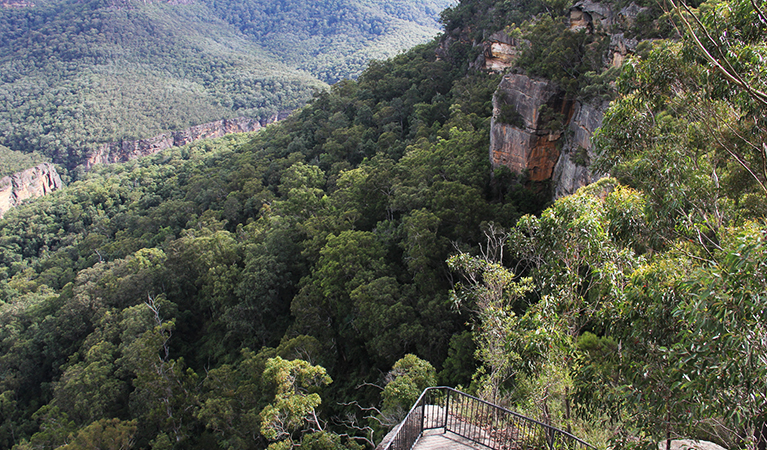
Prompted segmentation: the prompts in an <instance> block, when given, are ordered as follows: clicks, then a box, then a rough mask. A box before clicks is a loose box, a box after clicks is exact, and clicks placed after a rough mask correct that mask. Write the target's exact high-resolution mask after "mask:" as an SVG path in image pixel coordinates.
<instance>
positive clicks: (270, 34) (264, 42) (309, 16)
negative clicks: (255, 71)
mask: <svg viewBox="0 0 767 450" xmlns="http://www.w3.org/2000/svg"><path fill="white" fill-rule="evenodd" d="M204 3H206V4H207V5H209V6H210V7H211V9H212V10H213V11H215V12H217V13H218V14H219V15H220V16H221V17H223V18H224V19H226V20H227V21H229V22H230V23H231V24H233V25H234V26H236V27H237V29H239V30H240V31H242V32H243V33H244V34H245V35H247V36H251V37H252V38H253V39H255V40H256V42H258V43H259V44H260V45H261V46H262V47H264V48H266V49H268V50H269V51H271V52H272V53H274V54H275V55H277V56H278V57H279V58H280V59H281V60H283V61H285V62H286V63H287V64H289V65H290V66H291V67H298V68H299V69H303V70H306V71H308V72H309V73H311V74H313V75H314V76H316V77H318V78H319V79H320V80H322V81H324V82H326V83H335V82H337V81H339V80H341V79H344V78H349V77H352V76H356V75H357V74H359V73H360V72H361V71H362V70H363V69H364V68H365V67H366V66H367V63H368V61H370V60H371V59H384V58H387V57H390V56H393V55H395V54H396V53H398V52H400V51H402V50H405V49H408V48H410V47H412V46H414V45H416V44H420V43H422V42H424V41H425V40H428V39H431V38H432V37H433V36H434V30H435V29H439V28H440V26H439V23H438V18H439V13H440V12H441V11H442V10H443V9H445V8H447V7H448V6H450V5H452V4H453V3H456V2H455V1H453V0H427V1H419V2H413V1H407V0H364V1H351V0H317V1H313V2H301V1H295V0H292V1H285V0H283V1H274V0H248V1H242V2H221V1H215V0H205V2H204Z"/></svg>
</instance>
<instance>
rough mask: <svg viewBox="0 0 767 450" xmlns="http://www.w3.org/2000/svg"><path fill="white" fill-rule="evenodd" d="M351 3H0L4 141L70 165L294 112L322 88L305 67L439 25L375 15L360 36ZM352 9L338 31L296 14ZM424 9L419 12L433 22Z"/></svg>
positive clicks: (345, 64) (421, 34) (389, 47)
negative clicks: (128, 146) (170, 135)
mask: <svg viewBox="0 0 767 450" xmlns="http://www.w3.org/2000/svg"><path fill="white" fill-rule="evenodd" d="M351 5H352V3H349V4H346V3H338V2H336V3H331V4H327V5H324V4H323V5H322V6H323V7H322V8H320V9H317V8H316V7H314V8H313V9H312V8H310V7H309V6H306V5H304V6H303V8H304V9H306V10H307V11H311V13H306V14H303V15H302V14H300V13H298V12H296V7H295V6H296V5H294V8H293V10H291V11H290V15H289V16H284V15H279V14H277V13H276V12H274V14H275V15H274V17H272V16H270V15H269V14H267V15H258V16H252V14H249V10H248V9H247V8H258V9H257V11H259V12H260V11H262V8H265V9H266V10H268V8H266V6H265V5H262V4H256V3H254V4H248V5H245V4H238V8H239V9H237V10H230V9H229V10H218V9H215V7H216V6H217V4H211V5H210V6H211V8H214V9H213V10H211V9H210V8H209V7H208V5H206V4H205V3H189V2H169V3H165V2H157V3H152V2H149V3H143V2H142V3H138V2H101V1H91V2H76V1H68V0H67V1H49V2H40V3H39V4H38V5H37V6H35V7H23V8H2V9H0V80H2V84H0V143H2V144H3V145H5V146H6V147H9V148H11V149H14V150H18V151H24V152H30V151H39V152H41V153H43V154H45V155H47V156H48V157H50V158H51V159H52V160H53V161H54V162H57V163H61V164H64V165H65V166H67V167H68V168H73V167H75V166H77V165H78V164H80V163H81V161H82V158H83V156H85V155H87V154H88V153H90V152H91V151H93V149H94V148H95V146H96V145H97V144H99V143H104V142H110V141H116V140H122V139H138V138H145V137H150V136H154V135H156V134H158V133H160V132H164V131H169V130H177V129H182V128H187V127H189V126H192V125H196V124H200V123H205V122H211V121H214V120H219V119H221V118H231V117H237V116H247V117H251V118H256V119H258V118H261V119H266V118H269V117H272V116H273V115H275V114H276V113H277V112H280V111H285V110H292V109H295V108H296V107H298V106H300V105H302V104H303V103H304V102H305V101H306V100H307V99H309V98H310V97H311V95H312V94H313V93H314V92H316V91H317V90H319V89H323V88H324V87H325V86H326V85H325V84H324V83H323V82H321V81H319V80H317V78H316V77H315V76H312V75H311V74H309V73H308V72H307V71H306V70H303V69H302V67H303V68H304V69H308V68H311V69H313V70H314V71H315V72H316V73H317V74H318V75H321V73H329V71H330V72H332V73H334V74H335V75H334V76H333V77H324V78H326V79H328V80H329V79H331V78H333V79H337V78H339V77H344V76H350V75H354V74H356V73H358V71H359V70H360V69H361V67H362V66H363V65H364V64H365V62H366V61H368V60H369V59H370V58H372V57H383V56H387V55H389V54H392V53H393V52H396V51H399V50H401V49H403V48H407V47H409V46H411V45H413V44H414V43H416V42H418V41H422V40H424V39H427V38H428V36H429V35H433V34H434V33H436V28H434V22H433V18H432V19H431V21H432V22H429V24H430V25H429V26H427V25H422V24H421V23H415V22H413V23H411V22H409V21H407V22H406V21H404V20H402V19H396V20H395V19H394V18H392V17H390V16H385V15H382V14H383V13H378V14H376V15H374V14H372V13H369V11H368V13H369V14H368V15H367V16H370V17H373V16H375V17H377V19H376V20H377V22H376V23H378V24H379V25H380V29H379V30H378V31H377V32H376V33H374V34H370V33H368V34H365V33H366V32H362V31H359V30H358V28H359V27H363V26H368V25H367V23H366V22H364V20H363V18H364V17H363V15H360V14H358V12H359V10H360V7H357V6H354V7H352V6H351ZM412 5H413V3H412V2H411V3H410V6H411V7H410V9H413V8H412ZM315 6H316V5H315ZM400 6H407V5H404V4H400ZM347 10H348V11H350V13H349V14H350V15H349V17H347V19H346V20H340V21H339V22H338V24H339V25H338V27H336V28H331V29H322V30H319V29H316V27H313V26H311V25H307V24H305V23H301V22H299V21H298V20H299V19H300V20H311V19H314V20H316V17H318V16H322V17H345V14H346V13H345V11H347ZM430 12H431V13H433V14H436V11H431V10H430ZM224 13H233V14H235V15H236V16H237V17H238V22H237V25H238V26H240V27H241V28H243V29H245V30H247V29H248V28H247V26H248V25H251V26H252V25H253V23H252V22H250V21H247V22H245V21H243V20H242V17H250V16H252V18H253V20H256V21H257V22H255V23H256V24H258V25H259V26H263V27H266V28H264V30H265V32H266V35H265V36H260V35H256V34H243V33H242V32H241V30H239V29H238V28H237V27H235V26H234V25H232V24H230V23H229V22H227V21H225V20H223V19H220V18H219V15H224V16H225V14H224ZM270 14H271V13H270ZM366 14H367V13H366ZM425 14H426V13H421V14H417V15H416V16H417V17H416V18H417V19H418V20H420V21H421V22H423V23H427V22H428V21H427V20H426V19H425ZM367 16H365V17H367ZM270 18H271V19H270ZM288 19H290V20H288ZM395 22H396V23H395ZM288 23H290V24H292V28H290V27H287V24H288ZM430 27H431V28H430ZM298 28H300V29H302V30H303V32H300V33H299V32H296V33H295V34H294V35H292V37H290V38H288V37H287V36H288V35H290V34H291V33H293V32H294V31H296V30H297V29H298ZM275 29H280V30H284V34H280V35H279V36H276V35H273V33H271V31H273V30H275ZM320 32H322V33H325V34H323V35H321V36H317V35H314V34H312V33H320ZM320 47H321V48H320ZM291 49H292V50H291ZM299 49H300V51H299ZM301 52H303V53H301ZM299 53H300V54H301V56H300V57H299V56H297V55H298V54H299ZM309 60H313V61H315V62H314V63H310V62H309ZM312 64H314V66H312ZM310 66H312V67H310ZM320 68H321V69H320Z"/></svg>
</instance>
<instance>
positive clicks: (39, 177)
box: [0, 163, 64, 218]
mask: <svg viewBox="0 0 767 450" xmlns="http://www.w3.org/2000/svg"><path fill="white" fill-rule="evenodd" d="M63 185H64V183H62V181H61V177H60V176H59V173H58V172H57V171H56V168H55V167H54V166H53V164H50V163H42V164H38V165H37V166H35V167H33V168H31V169H27V170H25V171H22V172H18V173H15V174H13V175H11V176H7V177H4V178H2V179H0V218H2V217H3V214H4V213H5V212H6V211H8V210H9V209H11V208H13V207H16V206H18V205H19V204H20V203H21V202H22V201H24V200H27V199H32V198H37V197H41V196H43V195H46V194H50V193H51V192H53V191H55V190H57V189H61V188H62V187H63Z"/></svg>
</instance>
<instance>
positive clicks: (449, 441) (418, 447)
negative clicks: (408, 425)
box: [413, 430, 487, 450]
mask: <svg viewBox="0 0 767 450" xmlns="http://www.w3.org/2000/svg"><path fill="white" fill-rule="evenodd" d="M483 448H487V447H485V446H483V445H479V444H477V443H475V442H472V441H470V440H468V439H465V438H463V437H461V436H458V435H457V434H455V433H453V432H452V431H447V432H444V431H442V430H427V431H424V433H423V436H421V438H420V439H418V441H416V443H415V445H414V446H413V450H438V449H440V450H478V449H483Z"/></svg>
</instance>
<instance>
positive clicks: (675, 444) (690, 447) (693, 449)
mask: <svg viewBox="0 0 767 450" xmlns="http://www.w3.org/2000/svg"><path fill="white" fill-rule="evenodd" d="M666 448H668V446H667V442H666V441H660V442H658V450H666ZM671 450H727V449H726V448H724V447H722V446H721V445H718V444H714V443H713V442H709V441H696V440H692V439H674V440H672V441H671Z"/></svg>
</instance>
